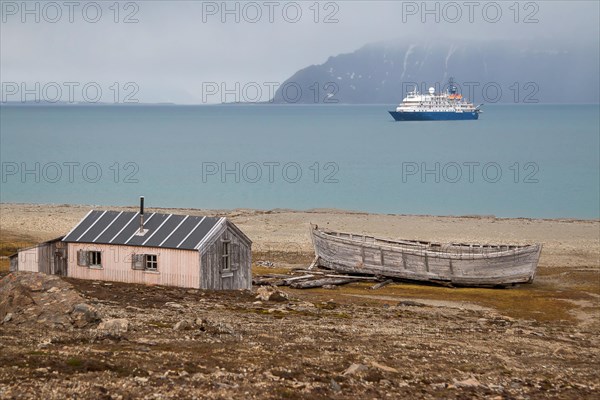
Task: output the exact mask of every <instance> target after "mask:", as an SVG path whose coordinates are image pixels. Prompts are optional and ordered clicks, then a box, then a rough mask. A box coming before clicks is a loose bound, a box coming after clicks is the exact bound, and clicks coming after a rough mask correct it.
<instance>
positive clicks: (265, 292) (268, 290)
mask: <svg viewBox="0 0 600 400" xmlns="http://www.w3.org/2000/svg"><path fill="white" fill-rule="evenodd" d="M256 293H257V296H256V298H257V299H258V300H261V301H287V300H288V295H287V294H286V293H284V292H282V291H281V290H278V289H276V288H274V287H271V286H261V287H259V288H258V290H257V291H256Z"/></svg>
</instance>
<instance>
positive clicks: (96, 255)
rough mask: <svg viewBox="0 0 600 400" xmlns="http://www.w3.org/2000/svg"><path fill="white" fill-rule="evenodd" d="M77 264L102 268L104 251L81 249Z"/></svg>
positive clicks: (78, 253)
mask: <svg viewBox="0 0 600 400" xmlns="http://www.w3.org/2000/svg"><path fill="white" fill-rule="evenodd" d="M77 265H79V266H82V267H96V268H102V252H101V251H86V250H79V251H78V252H77Z"/></svg>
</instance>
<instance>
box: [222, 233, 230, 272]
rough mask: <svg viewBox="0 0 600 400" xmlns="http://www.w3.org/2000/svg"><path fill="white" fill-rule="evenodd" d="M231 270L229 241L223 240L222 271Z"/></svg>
mask: <svg viewBox="0 0 600 400" xmlns="http://www.w3.org/2000/svg"><path fill="white" fill-rule="evenodd" d="M229 270H231V241H230V240H229V239H225V240H223V271H229Z"/></svg>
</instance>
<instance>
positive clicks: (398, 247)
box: [312, 229, 542, 259]
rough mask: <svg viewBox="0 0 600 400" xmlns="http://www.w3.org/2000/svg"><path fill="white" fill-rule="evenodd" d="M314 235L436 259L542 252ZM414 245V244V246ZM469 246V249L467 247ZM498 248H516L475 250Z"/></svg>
mask: <svg viewBox="0 0 600 400" xmlns="http://www.w3.org/2000/svg"><path fill="white" fill-rule="evenodd" d="M337 233H339V234H342V235H349V236H350V235H353V236H360V237H361V238H370V239H374V240H379V241H384V242H387V243H369V242H366V241H364V240H357V239H354V238H344V237H340V236H336V235H334V234H337ZM312 234H313V235H317V236H319V237H321V238H322V239H323V240H332V241H337V242H341V243H346V244H350V245H354V246H355V245H360V246H362V247H369V248H374V249H378V250H381V249H391V250H394V251H399V252H405V253H407V254H416V255H420V256H423V255H427V256H428V257H435V258H451V259H478V258H496V257H507V256H508V257H510V256H513V257H514V256H517V255H522V254H528V253H533V252H538V254H539V252H540V250H541V246H542V245H541V244H526V245H479V244H472V245H471V244H454V243H448V244H444V243H438V242H427V241H419V240H403V241H402V242H408V243H409V244H405V243H402V242H400V241H397V240H390V239H383V238H377V237H375V236H369V235H355V234H351V233H345V232H337V231H323V230H320V229H312ZM412 243H414V244H412ZM432 244H434V245H437V246H439V248H440V250H441V249H444V248H445V246H446V248H447V246H453V247H454V248H459V249H460V247H464V249H462V251H459V252H456V253H452V252H447V251H439V250H432V249H431V248H430V247H429V246H431V245H432ZM467 246H469V247H467ZM471 246H477V247H471ZM496 246H498V247H499V246H512V247H514V248H513V249H507V250H497V251H490V252H475V251H474V250H475V249H477V250H479V249H486V248H494V247H496ZM315 250H317V247H316V246H315Z"/></svg>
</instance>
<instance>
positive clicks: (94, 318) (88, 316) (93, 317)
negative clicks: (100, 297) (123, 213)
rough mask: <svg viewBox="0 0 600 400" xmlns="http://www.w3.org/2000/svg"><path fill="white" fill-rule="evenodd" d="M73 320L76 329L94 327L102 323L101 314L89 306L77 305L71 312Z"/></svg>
mask: <svg viewBox="0 0 600 400" xmlns="http://www.w3.org/2000/svg"><path fill="white" fill-rule="evenodd" d="M71 320H72V323H73V325H74V326H75V327H76V328H85V327H86V326H88V325H93V324H96V323H98V322H100V320H101V318H100V314H98V311H97V310H96V309H95V308H94V307H92V306H90V305H89V304H85V303H79V304H75V306H74V307H73V310H72V311H71Z"/></svg>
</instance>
